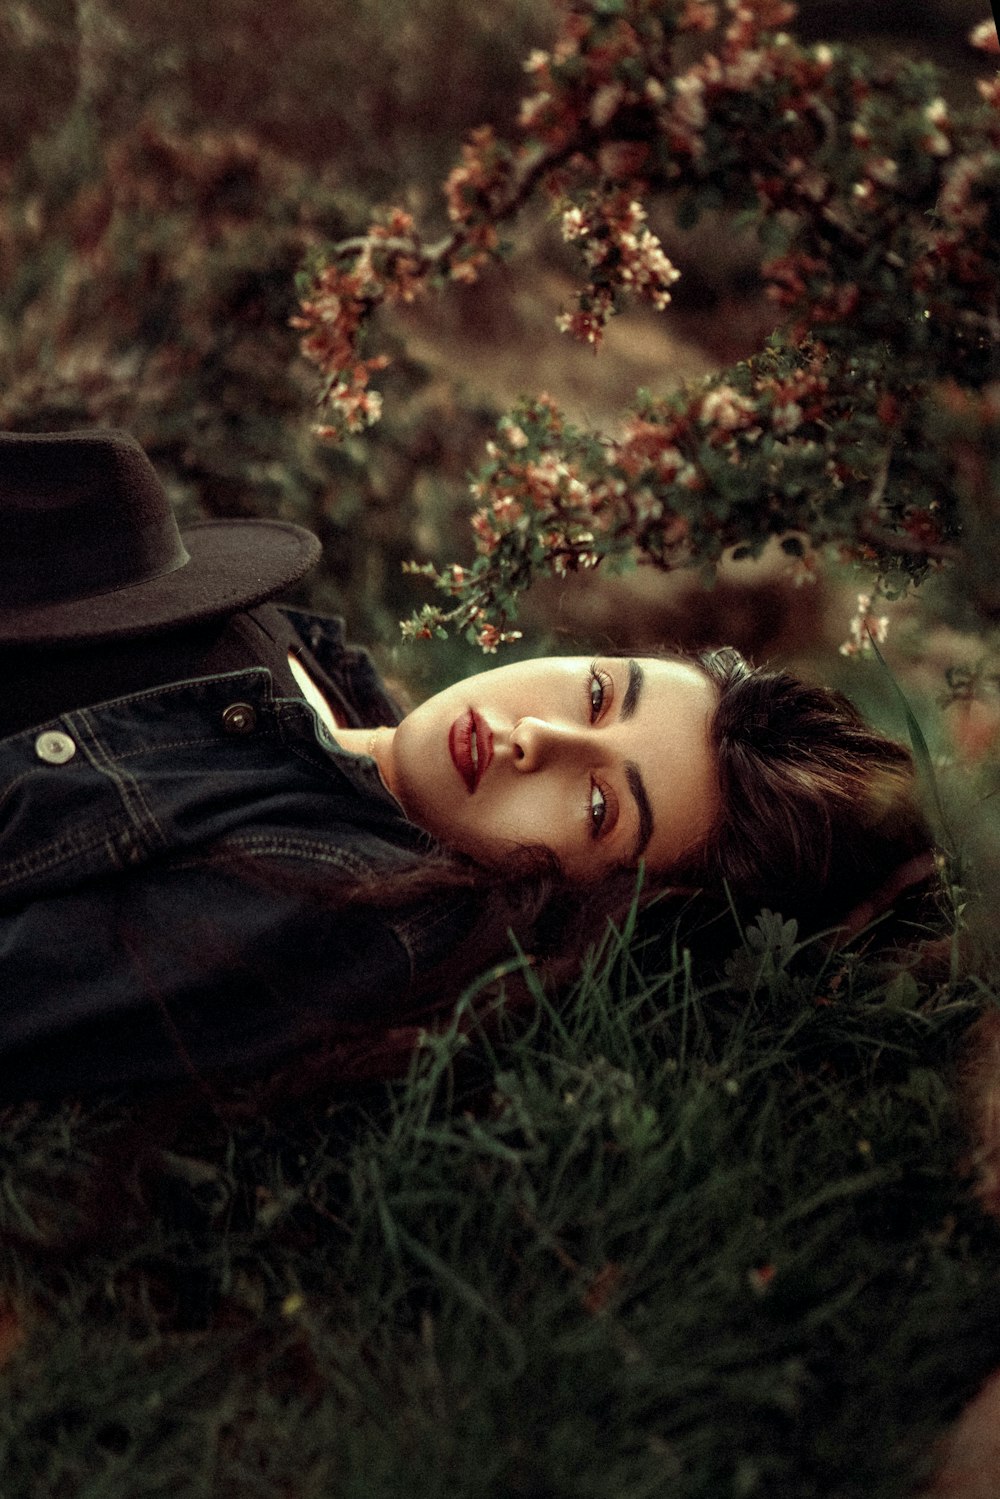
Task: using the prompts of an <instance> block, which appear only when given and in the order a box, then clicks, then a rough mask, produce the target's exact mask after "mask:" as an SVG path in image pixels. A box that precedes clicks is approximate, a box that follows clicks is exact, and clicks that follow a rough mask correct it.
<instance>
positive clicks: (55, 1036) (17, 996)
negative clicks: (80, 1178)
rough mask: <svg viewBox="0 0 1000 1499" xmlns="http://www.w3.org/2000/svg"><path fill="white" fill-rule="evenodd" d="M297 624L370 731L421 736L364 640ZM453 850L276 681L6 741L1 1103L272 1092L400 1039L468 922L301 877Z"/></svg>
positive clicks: (86, 713)
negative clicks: (416, 986) (431, 975)
mask: <svg viewBox="0 0 1000 1499" xmlns="http://www.w3.org/2000/svg"><path fill="white" fill-rule="evenodd" d="M286 613H287V614H289V616H290V618H291V619H292V622H293V624H294V625H295V627H296V629H297V631H298V632H299V634H300V635H301V637H302V638H303V640H304V641H305V643H306V644H307V645H308V647H309V648H310V649H311V650H312V652H313V654H314V656H315V658H316V660H317V661H318V663H319V664H320V665H321V666H322V667H323V669H324V670H325V671H326V672H327V674H328V675H329V676H330V677H331V679H332V680H333V681H334V683H335V684H336V685H337V686H338V689H339V691H340V694H341V696H342V698H343V703H342V704H341V705H340V707H341V710H342V711H343V708H344V706H345V705H346V706H347V708H348V711H349V716H350V717H351V718H352V719H353V721H354V722H355V724H364V723H365V722H366V721H367V722H369V723H385V722H392V721H395V719H396V718H398V713H397V712H395V711H394V710H393V708H392V707H391V705H390V704H389V700H388V699H387V698H386V697H385V694H384V691H383V689H382V687H381V684H380V683H379V681H378V678H377V676H376V674H375V672H374V668H373V667H372V665H371V662H370V660H369V659H368V658H367V656H366V655H364V653H360V652H355V651H351V650H349V649H348V648H347V647H346V646H345V644H344V640H343V633H342V625H341V623H340V621H338V620H330V619H322V618H320V617H318V616H315V615H307V614H302V613H297V612H294V611H286ZM432 847H433V844H432V843H431V841H430V840H429V838H428V837H427V835H426V834H424V833H422V832H421V831H420V830H419V829H418V828H416V827H415V826H414V825H413V824H412V823H410V822H408V821H407V819H406V818H405V816H404V815H403V813H402V811H401V809H400V807H399V805H398V804H397V802H396V801H395V799H394V798H393V797H392V796H391V795H390V794H389V792H388V791H386V789H385V787H384V786H383V784H382V782H381V780H380V779H379V776H378V772H377V770H376V768H375V764H374V761H372V760H371V759H369V758H368V757H367V756H357V755H351V754H348V753H346V752H345V751H343V750H341V749H340V748H339V747H338V746H337V745H336V744H335V743H334V741H333V739H332V738H331V736H330V734H329V733H328V731H327V729H326V728H325V726H324V725H323V724H322V723H321V722H319V720H318V719H317V717H316V715H315V714H314V713H313V711H312V709H311V708H310V707H308V706H307V705H306V703H305V702H304V701H303V700H302V699H301V698H297V697H296V698H293V697H281V696H276V695H275V693H274V690H273V683H272V677H271V673H270V671H269V670H268V669H267V668H266V667H263V666H261V667H251V668H249V669H247V670H243V671H237V672H228V673H225V674H222V675H218V676H207V677H203V678H200V679H197V680H187V681H179V682H175V683H171V684H169V685H166V686H161V687H157V688H155V689H153V690H150V691H146V692H140V693H135V694H133V695H131V696H128V697H122V698H118V699H116V700H114V701H111V702H105V703H101V704H99V705H96V706H93V707H88V708H83V709H78V710H76V711H73V712H69V713H66V714H64V715H63V716H62V717H60V718H59V719H57V720H53V721H51V722H49V723H46V724H44V725H39V726H37V727H36V728H33V729H31V730H28V731H26V732H24V733H19V734H15V735H13V736H11V737H9V738H7V739H4V740H0V1099H3V1098H7V1097H15V1096H30V1095H32V1094H34V1093H39V1094H41V1093H51V1092H67V1091H68V1092H74V1091H82V1090H86V1089H91V1088H99V1087H116V1086H118V1085H131V1084H148V1083H155V1082H170V1081H174V1080H180V1079H183V1078H184V1077H186V1076H191V1075H192V1074H198V1075H201V1074H204V1073H211V1072H215V1071H217V1070H220V1069H225V1070H233V1069H235V1070H237V1071H240V1072H243V1071H248V1070H257V1069H260V1068H262V1067H266V1066H267V1065H269V1064H272V1063H275V1062H278V1061H280V1060H281V1058H282V1056H283V1055H284V1054H285V1053H287V1051H288V1050H289V1048H290V1047H291V1046H292V1045H293V1044H295V1043H296V1042H298V1041H300V1040H301V1038H302V1037H303V1035H305V1036H308V1035H309V1033H310V1032H315V1033H316V1034H317V1035H322V1034H323V1033H324V1031H328V1030H329V1029H330V1025H331V1024H333V1025H336V1023H337V1022H348V1023H364V1024H374V1025H376V1026H377V1025H379V1024H381V1023H385V1024H389V1023H391V1022H392V1021H393V1019H394V1018H396V1017H398V1016H399V1014H400V1012H401V1011H403V1010H405V1007H406V998H407V993H408V991H409V990H410V988H411V986H412V985H413V983H414V982H415V980H417V979H418V978H419V977H420V975H421V974H422V973H423V972H425V971H426V970H427V968H428V967H429V966H430V965H432V964H433V963H434V962H435V961H436V960H437V959H438V958H440V957H441V956H442V955H443V954H444V952H445V951H446V950H447V948H448V945H449V943H453V942H454V941H455V940H456V937H457V935H458V933H459V931H460V929H461V927H462V925H463V923H462V913H461V910H460V909H459V906H460V903H458V906H456V903H453V902H449V903H448V904H447V907H446V908H445V909H443V910H429V909H427V908H426V906H422V907H418V908H413V907H410V908H407V907H404V908H402V909H400V910H377V909H371V908H368V907H366V906H363V905H362V906H360V907H359V906H348V907H347V908H346V909H340V910H338V909H337V908H336V905H335V903H333V902H328V901H324V900H322V899H321V898H313V896H312V895H311V894H310V893H309V890H308V889H306V890H305V891H304V890H303V889H302V888H301V885H302V880H301V877H302V876H303V875H305V876H308V877H311V880H312V883H318V882H317V881H316V879H315V877H316V876H326V875H329V876H330V879H331V882H335V881H337V880H338V879H339V880H341V881H342V880H344V879H345V878H352V877H358V876H371V875H374V876H376V877H378V876H381V875H384V874H388V873H390V872H392V871H393V870H395V869H400V868H402V867H405V866H406V865H408V864H411V863H412V861H413V856H414V853H419V852H420V851H424V852H426V851H427V850H428V849H429V848H432ZM297 876H298V877H299V888H297V887H296V877H297ZM307 883H308V882H307Z"/></svg>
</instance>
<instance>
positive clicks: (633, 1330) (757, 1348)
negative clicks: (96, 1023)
mask: <svg viewBox="0 0 1000 1499" xmlns="http://www.w3.org/2000/svg"><path fill="white" fill-rule="evenodd" d="M793 935H794V934H793V933H791V932H790V931H789V930H788V929H787V928H782V926H781V924H780V923H778V922H775V921H771V922H768V921H766V920H765V921H764V922H763V923H761V924H760V925H759V926H758V927H757V928H756V929H753V930H751V932H750V933H748V934H747V935H746V937H745V938H744V941H743V943H742V945H741V946H740V947H739V948H738V949H737V952H736V954H735V957H734V959H733V960H732V962H731V963H730V964H729V967H728V978H727V979H726V980H725V981H724V982H720V983H718V984H716V985H714V986H713V987H711V988H707V987H701V988H699V986H698V985H697V984H696V983H695V981H694V979H693V977H692V974H691V970H690V964H689V963H688V962H687V961H686V960H685V958H684V955H683V954H674V955H673V956H672V957H671V956H669V955H668V958H667V959H664V958H663V957H662V956H661V957H660V958H659V960H658V962H657V964H656V965H655V967H653V968H650V967H649V965H648V963H647V964H646V965H645V966H646V969H647V971H645V972H644V965H643V963H642V955H641V952H638V948H637V944H636V943H635V942H634V941H633V943H632V944H631V945H630V944H629V943H628V942H627V941H619V940H615V939H611V940H609V941H608V942H607V943H606V944H605V947H604V950H603V951H602V952H601V953H600V954H599V955H598V956H597V957H596V958H595V960H594V962H593V963H592V964H591V967H590V971H589V972H588V973H587V974H586V975H585V976H584V979H583V980H582V981H581V983H580V985H579V987H578V989H577V990H576V991H575V993H574V994H573V995H572V996H570V998H569V1000H568V1002H567V1003H566V1004H565V1005H563V1006H560V1008H559V1009H558V1010H554V1009H552V1008H551V1007H549V1006H547V1005H546V1004H544V1003H542V1004H540V1007H539V1012H538V1014H537V1017H536V1018H535V1019H534V1021H533V1022H532V1023H531V1024H530V1026H529V1027H528V1028H527V1029H526V1030H525V1029H524V1027H523V1025H522V1027H521V1029H520V1031H512V1032H511V1034H510V1035H507V1036H504V1037H502V1038H494V1039H492V1040H490V1039H486V1038H483V1039H482V1040H481V1041H480V1042H479V1043H477V1044H476V1045H475V1046H473V1047H469V1046H468V1045H466V1044H465V1043H464V1042H462V1041H461V1040H460V1039H459V1038H458V1037H457V1036H455V1035H452V1036H450V1037H445V1038H443V1039H441V1040H440V1041H437V1042H435V1043H434V1044H433V1045H432V1046H430V1047H428V1049H427V1051H426V1053H425V1054H424V1055H423V1057H422V1059H421V1061H420V1063H419V1065H418V1066H416V1067H415V1068H414V1071H413V1074H412V1076H411V1077H410V1079H409V1080H408V1081H407V1083H406V1084H405V1085H399V1086H395V1087H392V1088H387V1089H385V1090H382V1089H376V1090H371V1091H369V1092H367V1093H364V1094H359V1095H356V1096H354V1097H353V1098H346V1097H345V1098H344V1099H337V1100H333V1101H329V1102H324V1103H322V1104H317V1105H314V1106H312V1107H310V1108H300V1109H298V1110H297V1111H296V1112H295V1113H294V1114H288V1115H286V1116H285V1117H282V1118H278V1117H271V1118H259V1117H258V1118H248V1119H246V1120H244V1121H243V1122H242V1123H240V1124H233V1125H230V1126H228V1127H223V1126H222V1125H221V1124H220V1123H219V1122H218V1120H216V1121H215V1122H211V1121H209V1122H202V1123H201V1124H197V1123H195V1122H193V1121H192V1122H189V1123H188V1124H187V1125H186V1126H185V1128H184V1129H183V1130H182V1131H181V1132H180V1133H179V1134H176V1137H175V1138H173V1139H171V1141H170V1144H169V1149H163V1150H162V1151H161V1153H160V1155H159V1157H158V1160H157V1170H156V1171H155V1173H147V1174H146V1194H145V1195H146V1199H147V1201H150V1200H151V1201H152V1205H153V1210H152V1211H146V1212H142V1211H140V1210H139V1208H138V1206H136V1205H135V1203H132V1205H131V1206H129V1203H128V1201H127V1200H123V1203H122V1204H121V1205H118V1206H115V1208H114V1210H113V1212H112V1214H111V1223H112V1224H113V1228H112V1229H111V1230H110V1231H108V1232H106V1233H105V1235H104V1237H103V1238H102V1239H99V1240H98V1241H97V1242H92V1243H91V1244H90V1245H89V1247H88V1246H85V1245H80V1246H78V1247H77V1248H76V1249H70V1248H66V1247H63V1248H61V1249H60V1248H58V1247H56V1248H55V1249H54V1250H50V1251H48V1252H46V1251H45V1249H44V1247H43V1246H42V1245H41V1244H40V1243H34V1244H33V1243H32V1242H31V1241H32V1240H33V1239H35V1240H39V1241H44V1240H48V1241H49V1242H50V1243H55V1244H56V1245H57V1246H58V1241H59V1238H60V1235H61V1234H63V1232H64V1230H65V1228H66V1226H67V1225H72V1223H73V1221H74V1219H73V1213H74V1208H73V1203H74V1202H78V1199H79V1185H80V1183H81V1182H82V1183H83V1184H84V1188H86V1183H87V1182H88V1180H89V1181H91V1182H93V1181H95V1180H99V1178H97V1177H95V1174H94V1173H95V1170H96V1168H95V1166H94V1162H95V1160H100V1159H101V1157H102V1155H106V1154H107V1152H108V1150H109V1149H117V1150H119V1151H120V1154H121V1166H120V1170H119V1172H118V1177H119V1180H120V1181H126V1182H128V1181H129V1180H130V1172H129V1170H128V1169H127V1162H128V1154H127V1152H126V1151H125V1149H124V1147H123V1146H121V1145H118V1146H116V1145H115V1142H116V1141H117V1140H120V1139H125V1138H127V1135H125V1136H122V1135H120V1134H119V1133H116V1132H120V1131H121V1129H122V1127H123V1125H131V1124H132V1123H134V1121H135V1118H136V1115H135V1111H134V1109H133V1110H129V1109H128V1108H126V1107H125V1106H123V1105H114V1104H110V1103H109V1104H108V1105H107V1106H103V1105H101V1106H92V1107H88V1108H86V1109H84V1108H80V1107H75V1106H72V1105H70V1104H65V1105H62V1106H59V1107H57V1108H53V1109H49V1110H43V1109H41V1108H38V1107H35V1106H32V1107H25V1108H22V1109H18V1110H8V1111H7V1114H6V1116H5V1120H4V1128H3V1130H2V1132H0V1152H2V1167H0V1223H2V1226H3V1228H4V1229H5V1230H6V1240H7V1242H6V1247H5V1248H4V1249H3V1265H4V1285H5V1287H6V1306H7V1312H6V1317H5V1319H4V1320H2V1321H0V1356H2V1359H3V1369H2V1373H0V1380H2V1383H3V1386H4V1399H3V1401H2V1403H0V1473H2V1474H3V1483H2V1493H3V1495H4V1499H28V1496H32V1499H35V1496H43V1495H44V1496H49V1495H52V1496H55V1495H59V1496H60V1499H64V1496H65V1499H97V1496H100V1499H139V1496H143V1499H145V1496H154V1495H156V1496H159V1495H163V1496H166V1495H170V1496H171V1499H194V1496H212V1499H215V1496H218V1495H229V1494H233V1495H239V1496H240V1499H256V1496H260V1499H265V1496H266V1499H272V1496H273V1499H278V1496H281V1499H286V1496H294V1499H310V1496H320V1495H322V1496H324V1499H326V1496H331V1495H336V1496H340V1495H344V1496H354V1495H358V1496H360V1495H364V1496H365V1499H382V1496H396V1495H404V1494H406V1495H412V1494H420V1495H421V1496H423V1495H427V1496H436V1495H439V1494H440V1495H442V1496H444V1495H448V1496H449V1499H464V1496H469V1499H472V1496H479V1495H483V1496H486V1495H490V1496H492V1495H508V1494H510V1495H524V1496H528V1495H531V1496H534V1495H537V1496H542V1495H544V1496H562V1495H566V1496H569V1495H573V1496H594V1499H597V1496H601V1499H605V1496H614V1499H640V1496H647V1495H648V1496H659V1495H663V1494H670V1495H671V1496H674V1495H676V1496H685V1499H686V1496H702V1495H704V1496H706V1499H707V1496H713V1499H718V1496H723V1495H733V1496H752V1495H761V1496H768V1499H771V1496H776V1495H789V1496H792V1495H794V1496H796V1499H804V1496H810V1495H816V1496H820V1495H822V1496H834V1495H836V1496H838V1499H840V1496H843V1499H849V1496H855V1495H856V1496H858V1499H861V1496H864V1499H878V1496H883V1495H884V1496H890V1495H903V1494H908V1493H912V1492H913V1491H914V1489H915V1487H916V1485H917V1484H918V1482H919V1481H920V1479H921V1477H922V1475H923V1474H925V1472H926V1471H927V1469H928V1466H929V1465H930V1463H931V1462H932V1457H931V1444H932V1442H933V1439H934V1437H935V1436H936V1435H937V1434H938V1433H939V1432H940V1431H941V1429H942V1428H943V1426H944V1425H945V1424H946V1423H947V1422H948V1421H949V1420H950V1419H951V1418H952V1417H953V1416H954V1415H955V1414H956V1413H957V1412H958V1410H959V1409H960V1407H961V1405H962V1404H963V1402H964V1401H965V1400H966V1399H967V1398H968V1397H969V1396H970V1395H971V1394H972V1393H973V1391H974V1390H975V1388H976V1386H977V1384H978V1383H979V1381H980V1380H981V1379H982V1378H983V1377H984V1376H985V1374H986V1373H987V1372H988V1371H989V1370H990V1369H991V1368H992V1367H993V1366H994V1365H995V1364H997V1363H998V1362H1000V1296H998V1290H1000V1256H998V1254H997V1247H998V1246H997V1230H996V1228H995V1226H994V1225H993V1223H992V1222H991V1221H990V1220H987V1219H985V1218H984V1217H983V1216H982V1215H981V1214H980V1212H979V1211H978V1209H977V1207H976V1205H975V1202H974V1199H973V1196H972V1192H971V1183H970V1179H969V1177H968V1174H967V1172H965V1171H963V1167H962V1162H963V1158H964V1157H965V1156H966V1154H967V1145H966V1142H965V1141H964V1140H963V1137H962V1133H961V1130H960V1127H959V1123H958V1118H957V1113H956V1104H955V1094H954V1088H953V1086H952V1068H953V1066H954V1061H955V1057H956V1055H957V1053H958V1050H959V1048H960V1045H961V1039H962V1036H963V1034H964V1032H965V1029H966V1026H967V1025H968V1022H969V1020H970V1019H971V1018H972V1016H973V1015H974V1014H975V1012H976V1010H977V1009H978V1008H980V1007H981V1004H982V998H981V995H980V997H979V999H978V1000H976V1001H975V1002H974V1001H973V998H972V997H971V994H972V991H971V990H970V992H969V994H968V995H967V994H966V993H965V992H964V991H963V990H962V989H961V988H960V987H958V986H955V985H952V984H943V985H938V986H936V987H935V986H928V985H924V986H923V989H922V990H921V989H920V988H919V987H918V986H917V985H916V984H913V983H912V982H910V981H902V982H901V981H900V980H899V979H898V977H897V978H893V977H892V976H891V975H886V974H884V973H878V972H876V971H875V970H873V969H866V968H865V967H864V965H863V964H861V963H859V962H849V963H843V962H837V963H836V964H834V963H833V962H832V961H831V960H829V959H827V960H825V961H824V960H822V959H821V958H820V956H819V955H818V953H817V952H816V950H815V949H811V948H807V949H805V950H803V951H799V950H796V945H795V943H794V942H793V941H792V940H791V939H792V937H793ZM637 953H638V956H637ZM12 1232H13V1233H14V1234H16V1235H17V1236H18V1237H17V1238H16V1240H12V1239H11V1233H12Z"/></svg>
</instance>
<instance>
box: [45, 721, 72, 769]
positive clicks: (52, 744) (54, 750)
mask: <svg viewBox="0 0 1000 1499" xmlns="http://www.w3.org/2000/svg"><path fill="white" fill-rule="evenodd" d="M35 754H36V755H37V756H38V758H39V760H44V761H45V763H46V765H65V764H66V761H67V760H72V758H73V756H74V755H75V754H76V745H75V744H74V743H73V741H72V739H71V738H70V737H69V735H68V734H63V733H61V732H60V730H59V729H49V730H48V731H47V732H46V733H44V734H39V736H38V738H37V739H36V740H35Z"/></svg>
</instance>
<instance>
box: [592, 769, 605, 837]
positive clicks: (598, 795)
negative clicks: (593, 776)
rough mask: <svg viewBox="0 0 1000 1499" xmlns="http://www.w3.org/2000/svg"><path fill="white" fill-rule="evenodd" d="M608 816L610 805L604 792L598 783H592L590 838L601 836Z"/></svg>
mask: <svg viewBox="0 0 1000 1499" xmlns="http://www.w3.org/2000/svg"><path fill="white" fill-rule="evenodd" d="M607 815H608V804H607V801H606V799H605V796H604V792H603V791H602V790H601V788H600V786H598V784H597V782H596V781H592V782H591V785H590V836H591V837H592V838H598V837H599V836H600V832H601V828H602V827H603V826H604V819H605V817H607Z"/></svg>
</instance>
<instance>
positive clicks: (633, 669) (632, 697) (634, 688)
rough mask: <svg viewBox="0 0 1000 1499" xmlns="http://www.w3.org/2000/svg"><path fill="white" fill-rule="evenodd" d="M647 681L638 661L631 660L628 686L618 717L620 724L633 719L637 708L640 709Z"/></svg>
mask: <svg viewBox="0 0 1000 1499" xmlns="http://www.w3.org/2000/svg"><path fill="white" fill-rule="evenodd" d="M645 680H646V678H645V674H644V672H643V670H642V667H641V666H640V665H639V663H638V661H633V660H631V659H630V660H629V663H628V686H627V687H626V689H625V696H624V697H623V698H622V706H621V712H620V713H619V715H618V718H619V720H620V722H622V723H624V722H625V720H626V719H627V718H631V717H632V714H633V713H634V712H635V710H636V708H638V706H639V694H640V693H641V692H642V684H643V682H644V681H645Z"/></svg>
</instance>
